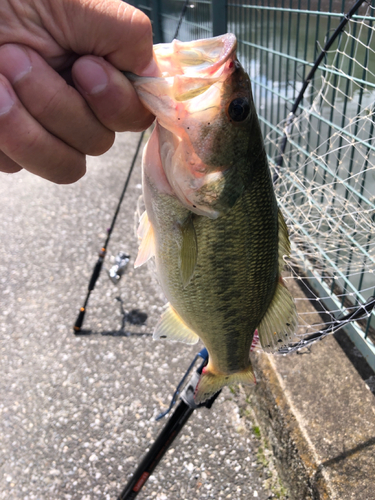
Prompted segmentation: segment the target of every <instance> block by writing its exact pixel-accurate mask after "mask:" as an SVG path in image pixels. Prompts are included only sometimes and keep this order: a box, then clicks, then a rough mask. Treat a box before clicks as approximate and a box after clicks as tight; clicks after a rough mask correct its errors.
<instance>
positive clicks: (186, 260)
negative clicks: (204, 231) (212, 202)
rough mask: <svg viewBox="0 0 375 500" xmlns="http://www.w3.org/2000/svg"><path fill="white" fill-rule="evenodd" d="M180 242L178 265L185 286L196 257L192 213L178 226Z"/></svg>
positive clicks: (195, 236) (191, 273)
mask: <svg viewBox="0 0 375 500" xmlns="http://www.w3.org/2000/svg"><path fill="white" fill-rule="evenodd" d="M180 230H181V244H180V254H179V260H178V265H179V268H180V274H181V279H182V284H183V286H184V288H185V287H187V285H188V284H189V283H190V280H191V278H192V277H193V274H194V270H195V266H196V264H197V258H198V242H197V235H196V232H195V228H194V222H193V214H190V215H189V216H188V217H187V219H186V220H185V222H184V223H183V224H182V225H181V226H180Z"/></svg>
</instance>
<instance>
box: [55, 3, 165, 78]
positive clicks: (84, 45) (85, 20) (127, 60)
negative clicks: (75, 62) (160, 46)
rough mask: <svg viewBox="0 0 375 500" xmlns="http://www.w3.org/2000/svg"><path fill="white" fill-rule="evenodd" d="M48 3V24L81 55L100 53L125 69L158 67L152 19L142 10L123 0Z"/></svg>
mask: <svg viewBox="0 0 375 500" xmlns="http://www.w3.org/2000/svg"><path fill="white" fill-rule="evenodd" d="M48 4H49V9H48V11H49V12H46V14H45V16H46V22H47V20H48V25H47V26H48V27H49V31H50V33H51V35H52V36H53V37H54V38H55V40H61V42H60V44H61V46H65V47H66V49H68V50H71V51H72V52H74V53H76V54H79V55H88V54H91V55H95V56H101V57H103V58H105V59H106V60H107V61H108V62H110V63H111V64H112V65H113V66H115V67H116V68H117V69H119V70H122V71H131V72H133V73H136V74H140V73H142V74H145V73H146V74H152V73H153V72H154V71H155V69H156V68H155V63H154V62H153V52H152V28H151V22H150V20H149V18H148V17H147V16H146V15H145V14H144V13H143V12H141V11H140V10H138V9H136V8H134V7H133V6H131V5H129V4H127V3H125V2H122V1H121V0H78V1H77V0H60V1H59V2H56V1H54V0H50V1H48ZM51 11H52V19H53V20H52V21H51ZM66 45H68V47H67V46H66Z"/></svg>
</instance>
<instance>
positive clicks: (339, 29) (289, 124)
mask: <svg viewBox="0 0 375 500" xmlns="http://www.w3.org/2000/svg"><path fill="white" fill-rule="evenodd" d="M365 2H366V3H369V2H368V0H357V2H355V4H354V5H353V7H352V8H351V9H350V11H349V12H348V13H347V14H345V15H344V17H343V18H342V20H341V22H340V24H339V25H338V26H337V28H336V30H335V31H334V33H333V35H332V36H331V38H330V39H329V40H328V41H327V42H326V44H325V45H324V47H323V49H322V51H321V52H320V54H319V56H318V58H317V59H316V60H315V62H314V65H313V67H312V68H311V70H310V72H309V74H308V75H307V77H306V78H305V80H304V82H303V84H302V88H301V90H300V92H299V94H298V96H297V98H296V100H295V101H294V104H293V107H292V110H291V111H290V113H289V115H288V119H287V122H286V125H285V127H284V134H283V137H282V139H281V140H280V145H279V148H278V149H279V155H278V156H277V158H276V159H275V172H274V174H273V183H274V184H275V183H276V182H277V180H278V178H279V170H280V168H281V167H282V165H283V161H284V154H285V149H286V146H287V144H288V137H289V135H290V134H291V132H292V129H293V124H294V121H295V119H296V118H297V116H296V112H297V109H298V106H299V105H300V103H301V101H302V99H303V97H304V95H305V92H306V89H307V87H308V86H309V85H310V83H311V82H312V79H313V77H314V74H315V72H316V70H317V69H318V68H319V65H320V63H321V62H322V61H323V59H324V57H325V56H326V55H327V52H328V50H329V49H330V48H331V46H332V44H333V43H334V42H335V40H336V39H337V37H338V36H339V35H340V33H341V32H342V31H343V29H344V28H345V26H346V25H347V24H348V22H349V21H350V19H351V18H352V17H353V16H354V14H355V13H356V12H357V10H358V9H359V8H360V7H361V5H362V4H363V3H365Z"/></svg>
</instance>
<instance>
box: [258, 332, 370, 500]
mask: <svg viewBox="0 0 375 500" xmlns="http://www.w3.org/2000/svg"><path fill="white" fill-rule="evenodd" d="M252 361H253V364H254V368H255V373H256V376H257V381H258V383H257V385H256V387H255V391H253V392H252V395H251V398H252V404H253V407H254V410H255V413H256V415H257V418H258V420H259V422H260V426H261V430H262V432H263V434H264V435H265V437H266V439H267V441H268V443H269V445H270V447H271V448H272V450H273V453H274V456H275V459H276V464H277V468H278V472H279V474H280V477H281V479H282V481H283V482H284V485H285V486H286V487H288V489H289V493H290V496H291V498H292V499H294V500H317V499H319V500H320V499H324V500H326V499H330V500H331V499H332V500H349V499H350V500H354V499H355V500H375V396H374V395H373V394H372V392H371V391H370V389H369V387H368V386H367V385H366V384H365V382H364V381H363V380H362V378H361V377H360V376H359V375H358V372H357V371H356V370H355V368H354V367H353V366H352V364H351V363H350V361H349V360H348V358H347V357H346V355H345V353H344V352H343V351H342V349H341V348H340V346H339V345H338V343H337V342H336V340H335V339H334V338H333V337H328V338H326V339H325V340H324V341H323V342H319V343H317V344H315V345H313V346H312V348H311V351H309V352H306V353H305V354H302V355H301V354H291V355H288V356H271V355H267V354H265V353H256V354H254V355H253V357H252Z"/></svg>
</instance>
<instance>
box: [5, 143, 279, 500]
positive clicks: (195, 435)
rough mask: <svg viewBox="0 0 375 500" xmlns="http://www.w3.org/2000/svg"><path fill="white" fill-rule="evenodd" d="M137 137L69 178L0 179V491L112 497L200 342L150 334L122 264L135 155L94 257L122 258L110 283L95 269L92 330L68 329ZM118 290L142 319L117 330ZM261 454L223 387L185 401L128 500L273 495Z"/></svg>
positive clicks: (138, 278)
mask: <svg viewBox="0 0 375 500" xmlns="http://www.w3.org/2000/svg"><path fill="white" fill-rule="evenodd" d="M137 140H138V135H137V134H122V135H120V136H119V137H118V138H117V141H116V143H115V146H114V147H113V148H112V150H111V151H110V152H109V153H107V154H106V155H104V156H102V157H101V158H96V159H90V160H89V164H88V173H87V175H86V176H85V177H84V178H83V179H82V180H80V181H79V182H78V183H76V184H73V185H71V186H57V185H54V184H51V183H48V182H46V181H44V180H42V179H40V178H37V177H35V176H31V175H29V174H28V173H27V172H20V173H18V174H15V175H11V176H10V175H9V176H8V175H5V174H3V175H1V176H0V213H1V217H0V257H1V258H0V333H1V338H0V353H1V354H0V370H1V377H0V499H7V500H13V499H23V500H35V499H38V500H51V499H52V500H54V499H56V500H57V499H58V500H60V499H66V500H78V499H79V500H89V499H97V498H100V499H106V500H107V499H114V498H116V496H117V495H118V494H119V493H120V491H121V490H122V488H123V486H124V485H125V484H126V482H127V480H128V478H129V477H130V475H131V473H132V471H133V470H134V468H135V466H136V465H137V463H138V462H139V460H140V458H141V457H142V455H143V453H144V451H145V450H146V448H147V447H148V446H149V444H150V443H151V442H152V440H153V439H154V438H155V437H156V435H157V434H158V433H159V431H160V429H161V428H162V426H163V421H161V422H155V416H156V415H157V414H158V413H159V412H160V411H161V410H163V409H165V408H166V405H168V404H169V401H170V398H171V395H172V393H173V391H174V389H175V386H176V384H177V383H178V381H179V380H180V378H181V377H182V375H183V374H184V372H185V370H186V368H187V367H188V365H189V364H190V361H191V360H192V358H193V356H194V354H195V353H196V352H197V351H198V349H199V347H197V346H193V347H188V346H185V345H183V344H176V343H166V342H158V343H157V342H154V341H153V340H152V338H151V337H150V336H149V334H150V332H151V331H152V327H153V326H154V325H155V323H156V321H157V319H158V317H159V315H160V312H161V311H162V307H163V305H164V298H163V295H162V293H161V291H160V289H159V287H158V285H157V283H156V280H155V278H154V277H153V276H152V274H150V272H149V270H148V269H147V267H146V266H144V267H142V268H140V269H137V270H134V269H133V267H132V264H133V262H134V259H135V257H136V253H137V241H136V238H135V236H134V230H133V228H134V212H135V207H136V202H137V199H138V196H139V194H140V192H141V187H140V165H139V163H140V162H139V161H138V165H137V168H136V171H135V173H134V175H133V177H132V180H131V183H130V186H129V190H128V193H127V195H126V197H125V201H124V204H123V207H122V210H121V212H120V215H119V219H118V222H117V225H116V228H115V230H114V233H113V237H112V240H111V242H110V246H109V248H108V258H107V259H106V262H105V267H106V268H107V269H108V268H109V267H110V266H111V256H112V257H113V256H114V255H116V254H117V253H118V252H119V251H121V250H123V251H125V252H128V253H129V254H130V255H131V263H130V266H129V268H128V271H127V273H126V275H125V276H124V277H123V278H122V279H121V281H120V283H119V284H118V285H117V286H115V285H113V284H112V282H111V281H110V280H109V279H108V276H107V274H106V271H105V270H103V272H102V274H101V277H100V279H99V281H98V282H97V285H96V288H95V290H94V292H93V293H92V296H91V299H90V302H89V305H88V309H87V316H86V319H85V324H84V327H85V328H87V329H89V330H90V331H91V332H90V333H89V334H87V335H82V336H75V335H74V334H73V330H72V326H73V324H74V322H75V319H76V317H77V313H78V310H79V308H80V307H81V305H82V304H83V301H84V298H85V295H86V290H87V285H88V281H89V278H90V276H91V272H92V269H93V266H94V264H95V262H96V259H97V252H98V250H99V249H100V247H101V245H102V244H103V242H104V240H105V236H106V229H107V227H108V226H109V224H110V222H111V219H112V215H113V213H114V210H115V207H116V204H117V200H118V197H119V195H120V193H121V190H122V186H123V182H124V180H125V177H126V173H127V170H128V167H129V164H130V160H131V158H132V155H133V152H134V150H135V146H136V142H137ZM117 297H120V298H121V300H122V301H123V303H124V307H125V309H126V311H127V312H129V311H131V310H133V309H139V310H140V311H142V312H144V313H146V314H147V316H148V318H147V322H146V325H144V326H134V325H133V326H129V328H127V329H128V330H129V331H132V332H133V335H131V336H129V337H124V336H121V335H118V334H119V333H121V331H120V330H121V322H122V318H123V316H122V314H121V309H120V302H119V301H118V300H117ZM116 332H117V335H116ZM269 459H270V457H269V454H268V452H267V450H265V449H264V447H263V444H262V441H261V440H260V439H259V430H258V426H257V424H256V422H255V421H254V417H253V416H252V413H251V408H250V407H249V406H248V404H247V401H246V399H245V396H244V394H243V393H241V392H237V393H236V394H233V393H232V392H231V391H230V390H229V389H227V388H226V389H225V390H224V391H223V392H222V394H221V395H220V397H219V399H218V400H217V401H216V402H215V404H214V406H213V408H212V410H207V409H201V410H198V411H196V412H194V414H193V415H192V417H191V419H190V421H189V422H188V424H187V425H186V427H185V428H184V430H183V432H182V433H181V437H180V438H179V440H178V441H176V442H175V443H174V445H173V449H171V450H170V452H169V453H168V455H167V457H166V458H165V459H164V460H163V462H162V463H161V464H160V465H159V467H158V468H157V470H156V471H155V474H154V475H153V476H152V477H151V479H150V480H149V482H148V483H147V485H146V487H145V488H144V490H143V491H142V493H141V494H140V495H139V498H140V499H158V500H177V499H185V500H195V499H196V500H198V499H200V500H202V499H208V498H214V499H215V500H222V499H233V500H249V499H250V498H259V499H260V500H266V499H268V498H274V497H275V495H278V498H284V496H283V490H282V488H281V487H280V485H279V483H278V478H277V476H276V474H275V471H273V470H272V467H271V463H270V462H269ZM265 480H267V481H266V482H265Z"/></svg>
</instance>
